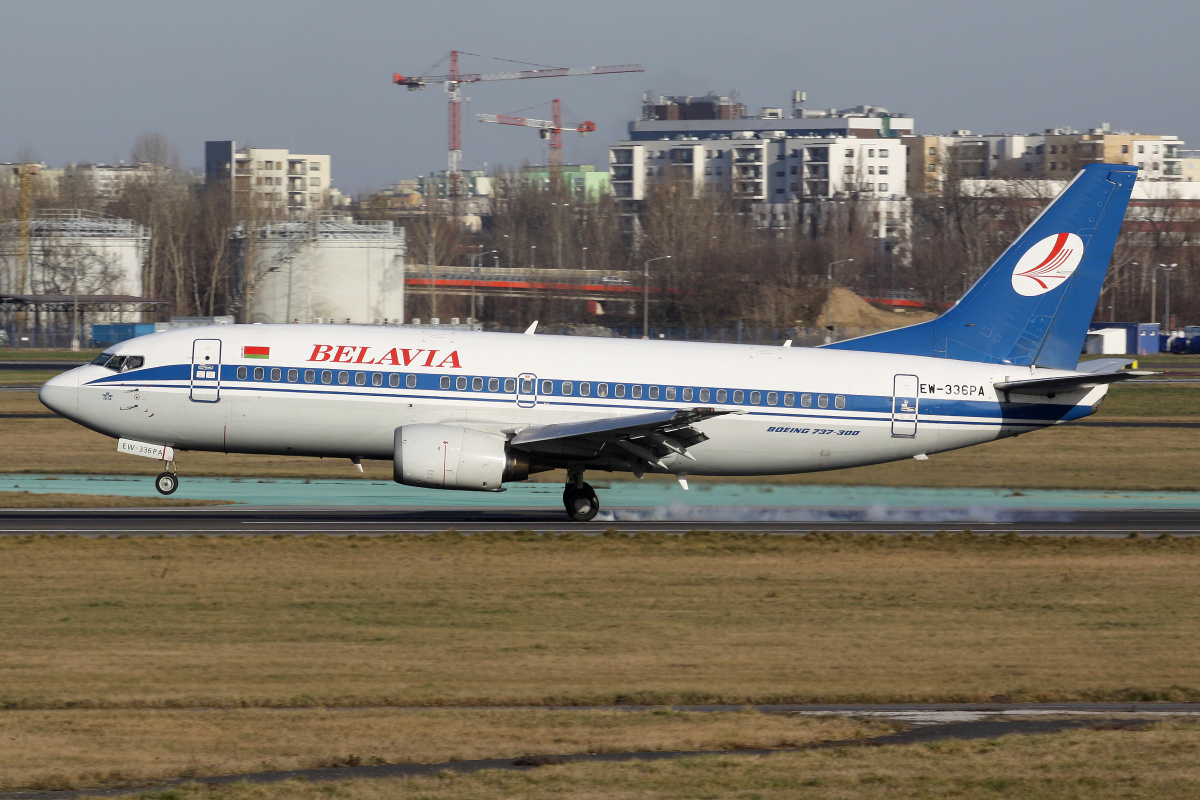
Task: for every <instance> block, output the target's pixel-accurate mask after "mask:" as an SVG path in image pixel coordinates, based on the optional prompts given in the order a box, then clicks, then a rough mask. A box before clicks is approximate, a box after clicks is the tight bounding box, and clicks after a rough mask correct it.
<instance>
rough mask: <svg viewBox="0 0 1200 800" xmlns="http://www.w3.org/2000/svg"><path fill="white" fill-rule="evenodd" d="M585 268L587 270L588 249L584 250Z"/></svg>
mask: <svg viewBox="0 0 1200 800" xmlns="http://www.w3.org/2000/svg"><path fill="white" fill-rule="evenodd" d="M583 268H584V269H587V248H586V247H585V248H583Z"/></svg>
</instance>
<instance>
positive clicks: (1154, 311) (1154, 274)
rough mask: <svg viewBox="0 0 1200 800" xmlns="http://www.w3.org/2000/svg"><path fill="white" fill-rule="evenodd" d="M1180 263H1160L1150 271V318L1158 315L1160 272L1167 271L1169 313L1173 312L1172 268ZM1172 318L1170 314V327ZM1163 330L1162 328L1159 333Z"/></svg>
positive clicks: (1168, 323) (1168, 324) (1168, 322)
mask: <svg viewBox="0 0 1200 800" xmlns="http://www.w3.org/2000/svg"><path fill="white" fill-rule="evenodd" d="M1178 266H1179V265H1178V264H1159V265H1158V266H1157V267H1155V268H1154V269H1152V270H1151V271H1150V319H1151V320H1153V319H1154V318H1155V316H1157V315H1158V273H1159V272H1165V273H1167V314H1168V315H1169V314H1170V313H1171V270H1173V269H1175V268H1176V267H1178ZM1170 324H1171V320H1170V318H1169V316H1168V319H1167V326H1168V327H1169V326H1170ZM1161 332H1162V331H1161V330H1160V331H1159V333H1161Z"/></svg>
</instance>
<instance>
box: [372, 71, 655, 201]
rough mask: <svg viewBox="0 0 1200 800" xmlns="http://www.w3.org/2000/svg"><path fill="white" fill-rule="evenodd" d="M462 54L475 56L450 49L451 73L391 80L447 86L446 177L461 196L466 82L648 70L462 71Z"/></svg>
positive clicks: (418, 85) (415, 86)
mask: <svg viewBox="0 0 1200 800" xmlns="http://www.w3.org/2000/svg"><path fill="white" fill-rule="evenodd" d="M460 54H461V55H476V54H474V53H464V52H463V51H461V50H451V51H450V72H449V73H447V74H446V75H421V76H418V77H415V78H413V77H407V76H404V75H400V74H399V73H396V74H393V75H392V83H394V84H396V85H397V86H405V87H407V88H408V90H409V91H416V90H418V89H424V88H425V87H426V86H427V85H429V84H431V83H442V84H445V85H446V94H447V95H449V99H450V124H449V128H450V150H449V156H448V158H447V164H448V166H449V169H448V174H447V177H448V179H449V182H450V195H451V197H458V196H459V195H460V194H461V193H462V92H461V91H460V87H461V86H462V85H463V84H464V83H479V82H481V81H511V80H524V79H526V78H568V77H572V76H576V75H611V74H613V73H617V72H645V71H646V70H645V69H643V67H642V65H641V64H617V65H613V66H607V67H544V68H539V69H526V70H520V71H518V72H491V73H480V72H459V71H458V57H459V55H460ZM480 57H482V56H480ZM439 63H440V62H439Z"/></svg>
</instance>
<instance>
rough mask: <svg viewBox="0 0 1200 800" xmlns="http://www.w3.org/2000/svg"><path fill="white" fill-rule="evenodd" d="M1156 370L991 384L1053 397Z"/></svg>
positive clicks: (999, 387) (1001, 388) (1090, 373)
mask: <svg viewBox="0 0 1200 800" xmlns="http://www.w3.org/2000/svg"><path fill="white" fill-rule="evenodd" d="M1157 374H1158V373H1157V372H1145V371H1135V370H1120V371H1119V372H1085V373H1083V374H1079V375H1059V376H1057V377H1054V378H1031V379H1030V380H1024V381H999V382H998V383H995V384H993V385H994V386H995V387H996V388H997V389H999V390H1000V391H1002V392H1008V393H1009V394H1030V395H1037V396H1039V397H1054V396H1055V395H1059V394H1065V393H1067V392H1078V391H1082V390H1085V389H1091V388H1092V387H1094V386H1102V385H1104V384H1106V383H1116V382H1118V381H1127V380H1129V379H1131V378H1139V377H1144V376H1146V375H1157Z"/></svg>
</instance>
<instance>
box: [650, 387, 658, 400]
mask: <svg viewBox="0 0 1200 800" xmlns="http://www.w3.org/2000/svg"><path fill="white" fill-rule="evenodd" d="M650 399H651V400H657V399H658V387H657V386H651V387H650Z"/></svg>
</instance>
